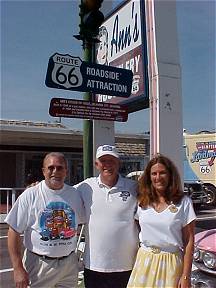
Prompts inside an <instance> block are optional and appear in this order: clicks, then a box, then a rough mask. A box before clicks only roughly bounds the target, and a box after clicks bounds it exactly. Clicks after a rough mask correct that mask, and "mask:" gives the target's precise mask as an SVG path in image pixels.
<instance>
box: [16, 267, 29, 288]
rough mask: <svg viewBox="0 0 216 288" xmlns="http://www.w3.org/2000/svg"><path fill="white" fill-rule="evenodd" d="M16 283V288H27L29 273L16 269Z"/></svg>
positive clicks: (22, 269)
mask: <svg viewBox="0 0 216 288" xmlns="http://www.w3.org/2000/svg"><path fill="white" fill-rule="evenodd" d="M14 283H15V285H16V288H27V287H28V285H29V277H28V273H27V272H26V270H25V269H24V268H19V269H14Z"/></svg>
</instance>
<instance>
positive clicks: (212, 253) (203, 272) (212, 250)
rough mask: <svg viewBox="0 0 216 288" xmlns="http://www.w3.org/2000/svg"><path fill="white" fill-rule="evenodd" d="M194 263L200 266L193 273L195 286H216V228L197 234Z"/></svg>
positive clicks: (198, 287) (205, 287) (192, 282)
mask: <svg viewBox="0 0 216 288" xmlns="http://www.w3.org/2000/svg"><path fill="white" fill-rule="evenodd" d="M193 264H194V265H195V266H196V267H197V268H198V269H197V270H194V271H192V273H191V284H192V287H193V288H216V229H210V230H205V231H203V232H200V233H197V234H196V235H195V248H194V256H193Z"/></svg>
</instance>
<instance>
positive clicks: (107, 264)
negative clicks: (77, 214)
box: [76, 145, 138, 288]
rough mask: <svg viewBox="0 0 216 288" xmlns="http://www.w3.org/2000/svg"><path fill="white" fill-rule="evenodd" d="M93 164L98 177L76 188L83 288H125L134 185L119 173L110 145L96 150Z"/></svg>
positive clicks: (133, 246)
mask: <svg viewBox="0 0 216 288" xmlns="http://www.w3.org/2000/svg"><path fill="white" fill-rule="evenodd" d="M95 165H96V168H97V170H98V171H99V173H100V174H99V176H98V177H92V178H88V179H86V180H84V181H83V182H81V183H79V184H78V185H76V188H77V190H78V191H79V192H80V194H81V197H82V199H83V202H84V208H85V214H86V227H85V241H86V246H85V253H84V265H85V269H84V282H85V287H86V288H125V287H126V286H127V282H128V279H129V276H130V273H131V270H132V267H133V264H134V261H135V256H136V252H137V249H138V231H137V226H136V224H135V220H134V214H135V210H136V206H137V200H136V192H137V191H136V190H137V184H136V182H135V181H133V180H130V179H127V178H123V177H122V176H121V175H120V174H119V166H120V160H119V154H118V152H117V150H116V148H115V147H114V146H111V145H103V146H100V147H98V149H97V153H96V162H95Z"/></svg>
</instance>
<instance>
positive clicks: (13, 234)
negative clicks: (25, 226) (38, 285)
mask: <svg viewBox="0 0 216 288" xmlns="http://www.w3.org/2000/svg"><path fill="white" fill-rule="evenodd" d="M8 251H9V254H10V258H11V262H12V265H13V268H14V282H15V284H16V287H18V288H26V287H28V284H29V278H28V273H27V272H26V270H25V269H24V267H23V263H22V248H21V237H20V234H19V233H18V232H17V231H15V230H14V229H13V228H11V227H9V230H8Z"/></svg>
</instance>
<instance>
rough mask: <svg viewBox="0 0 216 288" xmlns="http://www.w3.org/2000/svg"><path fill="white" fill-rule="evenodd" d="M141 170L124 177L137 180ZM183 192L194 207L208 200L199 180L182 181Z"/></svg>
mask: <svg viewBox="0 0 216 288" xmlns="http://www.w3.org/2000/svg"><path fill="white" fill-rule="evenodd" d="M142 173H143V171H133V172H130V173H129V174H128V175H127V176H126V177H127V178H130V179H133V180H138V179H139V177H140V176H141V175H142ZM184 192H185V194H186V195H188V196H189V197H190V198H191V199H192V202H193V204H194V207H195V208H196V209H198V208H200V207H201V205H203V204H206V203H207V202H208V195H207V192H206V189H205V187H204V186H203V185H202V183H200V182H198V181H197V182H189V181H188V182H185V183H184Z"/></svg>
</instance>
